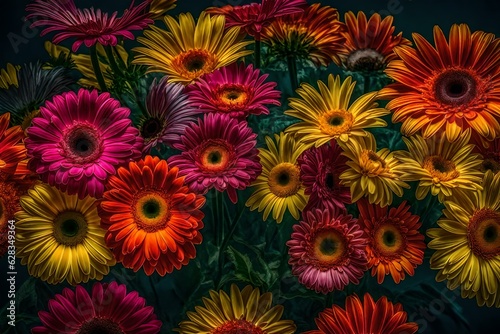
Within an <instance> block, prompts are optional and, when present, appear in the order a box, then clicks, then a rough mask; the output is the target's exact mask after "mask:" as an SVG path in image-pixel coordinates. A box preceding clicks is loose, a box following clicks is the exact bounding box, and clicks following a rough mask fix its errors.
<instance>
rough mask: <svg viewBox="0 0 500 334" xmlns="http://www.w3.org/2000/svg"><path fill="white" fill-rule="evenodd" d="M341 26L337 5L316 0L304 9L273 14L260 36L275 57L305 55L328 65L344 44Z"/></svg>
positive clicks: (302, 57)
mask: <svg viewBox="0 0 500 334" xmlns="http://www.w3.org/2000/svg"><path fill="white" fill-rule="evenodd" d="M344 29H345V27H344V24H343V23H342V22H340V21H339V13H338V11H337V9H335V8H332V7H330V6H321V4H319V3H315V4H313V5H310V6H307V7H306V9H305V10H304V11H303V12H300V13H295V14H290V15H284V16H280V17H278V18H276V19H275V20H274V21H273V22H272V23H271V24H270V25H269V26H267V27H265V28H264V29H263V31H262V35H261V38H262V42H263V43H265V44H267V45H269V47H270V54H271V55H273V56H275V57H277V58H281V59H287V58H288V57H294V58H295V59H308V60H311V61H312V62H314V64H316V65H317V66H321V65H323V66H328V65H329V64H330V63H331V62H332V61H333V60H335V59H337V58H338V55H337V53H338V51H339V50H340V49H341V48H342V47H343V44H344V42H345V37H344V36H343V35H342V31H343V30H344Z"/></svg>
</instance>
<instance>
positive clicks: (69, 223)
mask: <svg viewBox="0 0 500 334" xmlns="http://www.w3.org/2000/svg"><path fill="white" fill-rule="evenodd" d="M79 230H80V227H79V225H78V222H77V221H76V220H74V219H71V218H70V219H67V220H65V221H63V222H62V224H61V232H62V234H64V235H65V236H67V237H74V236H75V235H77V234H78V231H79Z"/></svg>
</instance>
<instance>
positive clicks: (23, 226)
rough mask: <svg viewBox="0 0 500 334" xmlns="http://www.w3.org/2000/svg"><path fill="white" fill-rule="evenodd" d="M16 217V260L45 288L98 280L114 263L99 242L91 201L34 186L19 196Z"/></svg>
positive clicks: (101, 234)
mask: <svg viewBox="0 0 500 334" xmlns="http://www.w3.org/2000/svg"><path fill="white" fill-rule="evenodd" d="M20 204H21V207H22V210H21V211H19V212H17V213H16V215H15V218H16V256H17V257H19V258H21V264H23V265H27V266H28V272H29V274H30V275H31V276H34V277H39V278H41V279H42V280H43V281H47V282H48V283H50V284H57V283H61V282H63V281H65V280H66V281H68V283H70V284H73V285H75V284H79V283H81V282H87V281H88V280H89V279H98V280H100V279H102V278H103V277H104V275H107V274H108V273H109V267H110V266H112V265H114V264H115V259H114V257H113V254H112V253H111V251H110V250H109V249H108V248H106V244H105V243H104V233H105V231H104V230H103V229H102V228H101V227H100V226H99V222H100V219H99V216H98V215H97V207H96V200H95V199H94V198H92V197H86V198H84V199H78V197H77V196H76V195H68V194H67V193H64V192H61V191H60V190H58V189H56V188H54V187H51V186H49V185H48V184H44V183H40V184H36V185H34V186H33V188H32V189H30V190H28V194H27V195H24V196H22V197H21V200H20Z"/></svg>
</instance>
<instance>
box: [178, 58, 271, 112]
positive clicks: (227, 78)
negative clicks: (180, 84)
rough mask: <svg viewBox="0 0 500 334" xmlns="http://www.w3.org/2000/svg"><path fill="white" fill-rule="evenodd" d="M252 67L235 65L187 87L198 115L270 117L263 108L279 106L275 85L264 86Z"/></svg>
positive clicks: (208, 75) (262, 76)
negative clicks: (215, 113) (208, 113)
mask: <svg viewBox="0 0 500 334" xmlns="http://www.w3.org/2000/svg"><path fill="white" fill-rule="evenodd" d="M267 77H268V75H267V74H264V75H260V71H259V70H258V69H257V70H254V68H253V65H248V66H247V67H245V64H243V63H240V65H238V64H236V63H234V64H231V65H229V66H226V67H222V68H220V69H218V70H216V71H214V72H212V73H209V74H206V75H205V76H203V77H202V78H201V79H199V81H198V82H196V83H194V84H193V85H191V86H188V88H187V89H188V92H189V97H190V100H191V102H192V103H193V104H194V105H195V106H196V107H198V108H199V111H201V112H220V113H224V114H228V115H229V116H231V117H234V118H239V119H243V118H245V117H247V116H248V115H250V114H254V115H261V114H269V109H268V108H267V107H266V106H265V105H266V104H274V105H277V106H279V105H281V103H280V101H279V100H280V96H281V93H280V91H278V90H275V89H274V87H276V83H275V82H265V81H266V79H267Z"/></svg>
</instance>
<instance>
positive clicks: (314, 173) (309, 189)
mask: <svg viewBox="0 0 500 334" xmlns="http://www.w3.org/2000/svg"><path fill="white" fill-rule="evenodd" d="M342 152H343V151H342V149H341V148H340V146H338V145H337V143H336V142H335V141H331V142H330V144H326V145H322V146H320V147H312V148H310V149H308V150H307V151H305V152H304V153H303V154H302V155H301V156H300V157H299V159H298V163H299V165H300V178H301V180H302V184H303V185H304V187H306V189H305V194H306V195H310V197H309V201H308V202H307V205H306V207H305V208H304V212H305V211H307V210H310V209H313V208H318V209H322V210H329V208H331V207H332V206H335V207H337V208H339V209H342V210H345V204H347V203H351V191H350V189H349V187H346V186H343V185H341V183H340V178H339V176H340V174H342V172H344V171H345V170H346V169H347V165H346V162H347V161H348V160H349V159H347V157H345V156H344V155H342V154H341V153H342Z"/></svg>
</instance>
